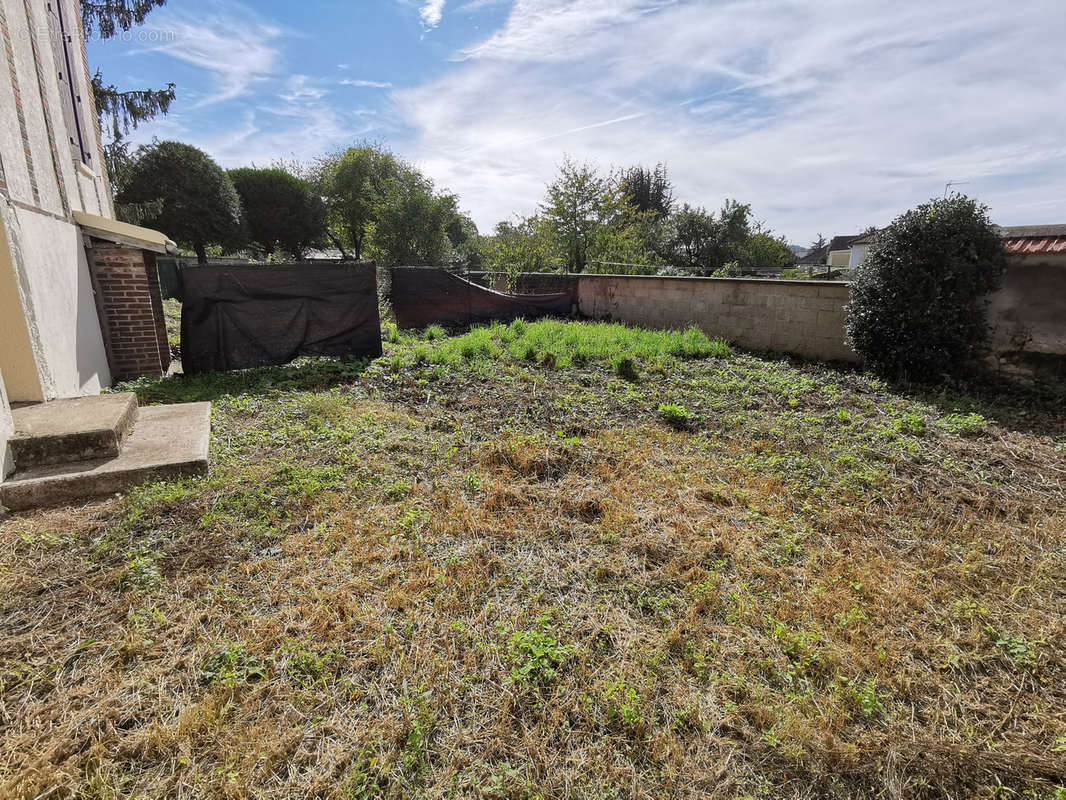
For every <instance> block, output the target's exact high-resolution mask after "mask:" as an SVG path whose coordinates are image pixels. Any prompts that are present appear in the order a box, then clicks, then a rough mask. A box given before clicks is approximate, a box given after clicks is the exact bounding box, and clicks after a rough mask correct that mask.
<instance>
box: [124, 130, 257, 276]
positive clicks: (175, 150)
mask: <svg viewBox="0 0 1066 800" xmlns="http://www.w3.org/2000/svg"><path fill="white" fill-rule="evenodd" d="M118 201H119V202H121V203H138V204H148V203H153V202H157V203H158V204H159V205H158V209H159V210H158V211H157V212H155V213H152V214H149V216H147V217H146V218H145V220H144V223H145V224H147V225H151V226H152V227H156V228H159V229H160V230H162V231H164V232H165V233H166V234H167V235H168V236H170V237H171V238H173V239H175V240H176V241H177V242H179V243H181V244H182V245H184V246H188V247H191V248H192V249H193V250H195V251H196V258H197V260H198V261H199V262H200V263H201V264H206V263H207V246H208V245H211V244H219V245H230V244H233V243H235V242H236V241H237V239H238V237H239V235H240V226H241V203H240V199H239V197H238V196H237V190H236V189H235V188H234V187H233V183H232V182H231V181H230V179H229V178H228V177H227V176H226V173H225V172H223V171H222V168H221V167H219V166H218V164H216V163H215V162H214V161H213V160H212V159H211V157H210V156H209V155H207V153H205V152H203V151H202V150H198V149H197V148H195V147H192V146H191V145H187V144H181V143H180V142H155V143H153V144H151V145H147V146H145V147H142V148H141V149H140V150H139V151H138V152H137V157H136V158H135V160H134V162H133V164H132V165H131V166H130V168H129V172H128V175H127V176H126V180H125V186H124V188H123V190H122V193H121V195H120V196H119V197H118Z"/></svg>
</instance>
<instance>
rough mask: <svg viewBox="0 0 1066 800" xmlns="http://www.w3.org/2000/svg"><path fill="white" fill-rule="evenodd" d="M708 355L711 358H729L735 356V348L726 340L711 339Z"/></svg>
mask: <svg viewBox="0 0 1066 800" xmlns="http://www.w3.org/2000/svg"><path fill="white" fill-rule="evenodd" d="M707 355H708V356H710V357H711V358H729V357H730V356H731V355H733V347H732V345H730V344H729V342H727V341H726V340H725V339H720V338H715V339H711V342H710V347H709V349H708V350H707Z"/></svg>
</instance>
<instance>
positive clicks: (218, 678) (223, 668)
mask: <svg viewBox="0 0 1066 800" xmlns="http://www.w3.org/2000/svg"><path fill="white" fill-rule="evenodd" d="M268 670H269V664H268V663H267V661H266V660H265V659H263V658H261V657H260V656H257V655H254V654H253V653H249V652H248V646H247V645H245V644H239V643H238V644H231V645H228V646H226V647H224V648H222V649H221V650H216V651H215V652H214V653H212V654H211V655H209V656H208V657H207V658H206V659H204V662H203V665H202V666H201V668H200V681H201V683H204V684H206V685H207V686H225V687H226V688H228V689H233V688H236V687H237V686H241V685H244V684H250V683H258V682H259V681H261V680H263V679H264V678H266V676H267V672H268Z"/></svg>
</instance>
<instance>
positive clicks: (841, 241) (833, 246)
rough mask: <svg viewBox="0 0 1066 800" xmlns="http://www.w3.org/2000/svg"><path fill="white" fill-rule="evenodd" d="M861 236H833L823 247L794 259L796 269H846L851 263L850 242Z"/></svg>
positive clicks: (830, 270) (813, 270)
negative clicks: (823, 267)
mask: <svg viewBox="0 0 1066 800" xmlns="http://www.w3.org/2000/svg"><path fill="white" fill-rule="evenodd" d="M859 238H862V237H861V236H834V237H833V238H832V239H830V240H829V243H828V244H827V245H825V246H824V247H819V248H816V249H814V250H811V251H810V252H808V253H807V254H806V255H805V256H803V257H802V258H800V259H798V260H797V261H796V268H797V269H806V270H807V271H809V272H819V271H820V270H818V269H816V267H821V266H828V267H829V268H830V269H829V272H832V270H833V269H842V270H843V269H848V267H849V265H850V263H851V243H852V242H853V241H854V240H856V239H859Z"/></svg>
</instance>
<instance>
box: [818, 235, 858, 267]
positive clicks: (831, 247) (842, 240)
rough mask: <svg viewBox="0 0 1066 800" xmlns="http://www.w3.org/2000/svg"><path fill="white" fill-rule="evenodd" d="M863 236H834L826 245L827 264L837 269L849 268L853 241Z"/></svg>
mask: <svg viewBox="0 0 1066 800" xmlns="http://www.w3.org/2000/svg"><path fill="white" fill-rule="evenodd" d="M859 238H861V234H859V235H854V236H834V237H833V238H832V239H830V240H829V244H828V245H827V246H826V261H825V263H826V265H827V266H830V267H834V268H836V269H847V268H848V266H849V265H850V264H851V243H852V242H854V241H855V240H856V239H859Z"/></svg>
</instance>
